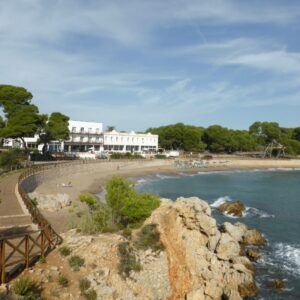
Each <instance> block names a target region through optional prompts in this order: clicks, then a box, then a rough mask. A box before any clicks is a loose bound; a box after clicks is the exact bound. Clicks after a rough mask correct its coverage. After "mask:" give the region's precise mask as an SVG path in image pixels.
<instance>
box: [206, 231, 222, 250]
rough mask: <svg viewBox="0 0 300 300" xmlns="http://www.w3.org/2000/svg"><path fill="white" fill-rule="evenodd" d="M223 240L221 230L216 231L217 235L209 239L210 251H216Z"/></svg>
mask: <svg viewBox="0 0 300 300" xmlns="http://www.w3.org/2000/svg"><path fill="white" fill-rule="evenodd" d="M220 238H221V233H220V231H219V230H217V231H216V234H215V235H212V236H210V237H209V241H208V249H209V250H210V251H212V252H214V251H215V250H216V247H217V245H218V243H219V241H220Z"/></svg>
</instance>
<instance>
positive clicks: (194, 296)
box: [186, 288, 206, 300]
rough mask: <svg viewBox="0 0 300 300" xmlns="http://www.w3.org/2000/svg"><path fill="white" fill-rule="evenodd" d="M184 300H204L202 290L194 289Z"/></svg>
mask: <svg viewBox="0 0 300 300" xmlns="http://www.w3.org/2000/svg"><path fill="white" fill-rule="evenodd" d="M186 300H206V297H205V295H204V290H203V289H202V288H199V289H195V290H193V291H191V292H190V293H188V294H187V295H186Z"/></svg>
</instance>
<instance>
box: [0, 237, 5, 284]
mask: <svg viewBox="0 0 300 300" xmlns="http://www.w3.org/2000/svg"><path fill="white" fill-rule="evenodd" d="M3 283H5V240H1V241H0V284H3Z"/></svg>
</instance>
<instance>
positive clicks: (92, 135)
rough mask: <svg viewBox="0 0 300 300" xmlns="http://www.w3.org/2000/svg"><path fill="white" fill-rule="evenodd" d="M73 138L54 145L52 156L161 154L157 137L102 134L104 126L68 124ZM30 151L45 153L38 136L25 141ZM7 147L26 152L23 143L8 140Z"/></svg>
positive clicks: (71, 121)
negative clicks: (75, 153)
mask: <svg viewBox="0 0 300 300" xmlns="http://www.w3.org/2000/svg"><path fill="white" fill-rule="evenodd" d="M69 131H70V138H69V140H67V141H52V142H50V143H49V146H48V150H49V151H50V152H60V151H64V152H87V151H90V150H93V151H96V152H99V151H103V150H104V151H111V152H150V151H157V150H158V135H154V134H151V133H135V132H134V131H131V132H118V131H116V130H113V131H110V132H103V123H97V122H83V121H73V120H70V121H69ZM25 142H26V145H27V147H28V148H29V149H38V150H39V151H42V148H43V145H38V136H37V135H36V136H34V137H26V138H25ZM4 146H6V147H19V148H23V144H22V142H21V140H20V139H5V141H4Z"/></svg>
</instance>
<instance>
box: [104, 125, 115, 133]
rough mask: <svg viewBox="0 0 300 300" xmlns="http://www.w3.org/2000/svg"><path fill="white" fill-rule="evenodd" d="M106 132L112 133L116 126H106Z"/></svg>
mask: <svg viewBox="0 0 300 300" xmlns="http://www.w3.org/2000/svg"><path fill="white" fill-rule="evenodd" d="M106 130H107V131H109V132H110V131H113V130H116V126H107V128H106Z"/></svg>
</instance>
